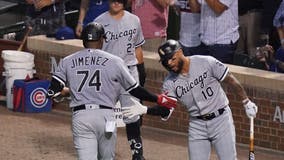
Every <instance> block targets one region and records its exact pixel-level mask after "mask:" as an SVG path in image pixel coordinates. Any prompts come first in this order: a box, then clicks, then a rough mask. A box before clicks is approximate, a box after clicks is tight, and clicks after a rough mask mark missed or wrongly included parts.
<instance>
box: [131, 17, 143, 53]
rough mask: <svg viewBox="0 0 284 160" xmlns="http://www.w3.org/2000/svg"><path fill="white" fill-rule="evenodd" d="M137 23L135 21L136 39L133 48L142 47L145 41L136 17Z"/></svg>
mask: <svg viewBox="0 0 284 160" xmlns="http://www.w3.org/2000/svg"><path fill="white" fill-rule="evenodd" d="M137 19H138V21H137V23H138V24H137V37H136V41H135V44H134V45H135V48H137V47H139V46H141V45H143V44H144V43H145V39H144V36H143V31H142V28H141V23H140V19H139V18H138V17H137Z"/></svg>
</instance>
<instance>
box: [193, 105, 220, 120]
mask: <svg viewBox="0 0 284 160" xmlns="http://www.w3.org/2000/svg"><path fill="white" fill-rule="evenodd" d="M224 111H225V108H221V109H218V113H219V115H221V114H223V113H224ZM217 116H218V115H216V114H215V113H214V112H213V113H208V114H205V115H201V116H196V118H197V119H202V120H204V121H208V120H212V119H214V118H215V117H217Z"/></svg>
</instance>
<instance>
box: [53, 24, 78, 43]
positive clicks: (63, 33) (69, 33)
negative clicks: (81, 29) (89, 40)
mask: <svg viewBox="0 0 284 160" xmlns="http://www.w3.org/2000/svg"><path fill="white" fill-rule="evenodd" d="M55 38H56V39H57V40H65V39H74V38H75V34H74V30H73V29H72V28H70V27H67V26H65V27H60V28H59V29H58V30H57V32H56V35H55Z"/></svg>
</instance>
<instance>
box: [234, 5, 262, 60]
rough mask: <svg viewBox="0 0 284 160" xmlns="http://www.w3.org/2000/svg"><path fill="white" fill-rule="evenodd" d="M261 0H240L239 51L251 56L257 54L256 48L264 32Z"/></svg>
mask: <svg viewBox="0 0 284 160" xmlns="http://www.w3.org/2000/svg"><path fill="white" fill-rule="evenodd" d="M262 9H263V7H262V1H261V0H249V1H248V0H239V24H240V27H239V33H240V39H239V41H238V47H237V50H236V52H237V53H244V54H247V55H249V57H254V56H255V48H256V47H257V45H258V44H257V43H258V41H259V40H260V34H261V33H262V32H263V31H262V27H261V18H262V12H263V11H262Z"/></svg>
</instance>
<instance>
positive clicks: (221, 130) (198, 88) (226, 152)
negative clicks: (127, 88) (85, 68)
mask: <svg viewBox="0 0 284 160" xmlns="http://www.w3.org/2000/svg"><path fill="white" fill-rule="evenodd" d="M158 53H159V55H160V61H161V63H162V65H163V66H164V67H165V68H166V69H167V70H168V71H169V75H168V76H167V77H166V79H165V81H164V83H163V91H164V92H167V93H168V96H169V97H174V98H176V99H177V100H179V101H180V102H181V103H182V104H184V105H185V106H186V108H187V110H188V113H189V115H190V120H189V129H188V142H189V143H188V144H189V146H188V152H189V159H190V160H209V158H210V152H211V145H212V146H214V147H215V150H216V152H217V155H218V157H219V159H220V160H236V159H237V153H236V147H235V143H236V140H235V127H234V123H233V118H232V113H231V110H230V107H229V101H228V98H227V96H226V94H225V92H224V91H223V89H222V86H221V83H226V84H228V86H230V87H232V88H233V89H234V90H235V92H236V93H237V94H238V95H239V96H240V97H241V98H242V103H243V106H244V107H245V111H246V114H247V116H248V117H249V118H250V117H255V116H256V113H257V106H256V105H255V104H254V103H253V102H252V101H250V100H249V98H248V97H247V94H246V92H245V90H244V89H243V87H242V86H241V84H240V83H239V82H238V80H237V79H236V78H235V77H234V76H233V75H232V73H230V72H229V68H228V67H227V66H225V65H224V64H223V63H221V62H220V61H218V60H217V59H215V58H213V57H211V56H199V55H195V56H190V57H185V56H184V55H183V52H182V50H181V46H180V44H179V43H178V42H177V41H175V40H167V41H166V42H165V43H163V44H162V45H161V46H160V47H159V49H158ZM146 111H147V107H145V106H142V105H140V106H139V107H128V108H125V110H124V111H123V113H124V115H125V116H130V117H132V116H134V115H137V114H144V113H146Z"/></svg>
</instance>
